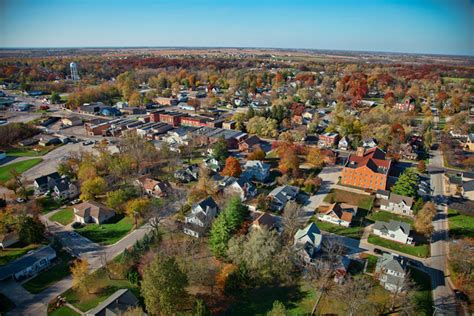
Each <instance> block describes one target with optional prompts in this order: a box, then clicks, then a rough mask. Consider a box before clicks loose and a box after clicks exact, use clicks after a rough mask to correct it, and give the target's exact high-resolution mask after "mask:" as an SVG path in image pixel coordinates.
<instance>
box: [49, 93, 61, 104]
mask: <svg viewBox="0 0 474 316" xmlns="http://www.w3.org/2000/svg"><path fill="white" fill-rule="evenodd" d="M50 101H51V104H58V103H60V102H61V96H60V95H59V93H57V92H53V93H51V98H50Z"/></svg>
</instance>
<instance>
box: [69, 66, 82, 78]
mask: <svg viewBox="0 0 474 316" xmlns="http://www.w3.org/2000/svg"><path fill="white" fill-rule="evenodd" d="M69 68H71V79H72V80H79V79H80V78H79V73H78V72H77V64H76V63H74V62H72V63H70V64H69Z"/></svg>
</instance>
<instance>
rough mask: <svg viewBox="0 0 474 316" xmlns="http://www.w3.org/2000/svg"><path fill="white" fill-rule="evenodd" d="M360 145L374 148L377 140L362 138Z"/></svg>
mask: <svg viewBox="0 0 474 316" xmlns="http://www.w3.org/2000/svg"><path fill="white" fill-rule="evenodd" d="M362 147H364V148H374V147H377V140H376V139H375V138H372V137H369V138H364V139H363V140H362Z"/></svg>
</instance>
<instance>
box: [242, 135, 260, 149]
mask: <svg viewBox="0 0 474 316" xmlns="http://www.w3.org/2000/svg"><path fill="white" fill-rule="evenodd" d="M259 144H260V138H258V137H257V136H255V135H254V136H250V137H249V138H247V139H245V140H243V141H241V142H240V143H239V150H240V151H242V152H250V151H252V149H253V148H254V146H256V145H259Z"/></svg>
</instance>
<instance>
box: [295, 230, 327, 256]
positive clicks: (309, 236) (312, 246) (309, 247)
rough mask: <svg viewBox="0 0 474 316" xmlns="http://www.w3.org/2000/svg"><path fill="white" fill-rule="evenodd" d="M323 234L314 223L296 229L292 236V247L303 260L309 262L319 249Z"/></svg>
mask: <svg viewBox="0 0 474 316" xmlns="http://www.w3.org/2000/svg"><path fill="white" fill-rule="evenodd" d="M322 239H323V235H322V234H321V231H320V230H319V228H318V226H316V224H315V223H311V224H309V225H308V226H306V227H305V228H303V229H298V231H297V232H296V234H295V237H294V247H295V248H296V249H297V251H298V253H299V254H300V255H301V257H302V259H303V260H304V261H305V262H311V261H312V260H313V259H314V258H315V257H316V254H317V253H318V252H319V251H320V250H321V241H322Z"/></svg>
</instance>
